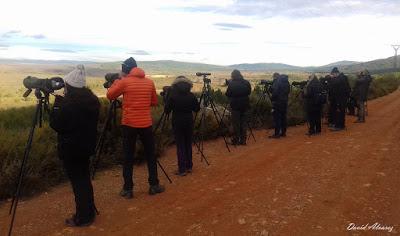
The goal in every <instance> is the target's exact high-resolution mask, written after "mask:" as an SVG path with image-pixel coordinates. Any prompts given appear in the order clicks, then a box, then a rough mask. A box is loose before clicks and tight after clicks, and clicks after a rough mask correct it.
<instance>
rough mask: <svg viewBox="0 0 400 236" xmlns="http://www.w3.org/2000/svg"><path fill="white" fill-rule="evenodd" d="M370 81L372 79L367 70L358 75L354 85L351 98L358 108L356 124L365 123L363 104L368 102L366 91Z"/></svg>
mask: <svg viewBox="0 0 400 236" xmlns="http://www.w3.org/2000/svg"><path fill="white" fill-rule="evenodd" d="M371 81H372V77H371V76H370V74H369V72H368V70H364V71H362V72H361V73H360V74H359V75H358V78H357V80H356V84H355V85H354V89H353V96H354V98H355V100H356V102H357V107H358V119H357V121H356V123H364V122H365V102H366V101H367V100H368V90H369V85H370V84H371Z"/></svg>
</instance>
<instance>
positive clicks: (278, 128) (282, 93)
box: [269, 73, 290, 138]
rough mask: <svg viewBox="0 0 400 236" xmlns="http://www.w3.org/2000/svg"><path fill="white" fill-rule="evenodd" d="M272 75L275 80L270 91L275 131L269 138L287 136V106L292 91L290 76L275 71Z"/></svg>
mask: <svg viewBox="0 0 400 236" xmlns="http://www.w3.org/2000/svg"><path fill="white" fill-rule="evenodd" d="M272 77H273V82H272V86H271V91H270V92H271V102H272V116H273V119H274V126H275V133H274V134H273V135H271V136H269V138H280V137H286V128H287V108H288V100H289V92H290V84H289V77H288V76H287V75H280V74H278V73H274V74H273V76H272Z"/></svg>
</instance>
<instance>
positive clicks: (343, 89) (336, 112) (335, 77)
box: [329, 67, 351, 131]
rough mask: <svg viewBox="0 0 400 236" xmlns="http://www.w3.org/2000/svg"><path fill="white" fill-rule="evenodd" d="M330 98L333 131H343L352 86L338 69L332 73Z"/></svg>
mask: <svg viewBox="0 0 400 236" xmlns="http://www.w3.org/2000/svg"><path fill="white" fill-rule="evenodd" d="M331 76H332V79H331V81H330V85H329V87H330V89H329V97H330V111H331V112H332V115H333V124H331V130H332V131H341V130H344V128H345V116H346V104H347V101H348V99H349V96H350V90H351V89H350V85H349V81H348V78H347V76H345V75H344V74H343V73H340V72H339V70H338V68H337V67H335V68H333V70H332V72H331Z"/></svg>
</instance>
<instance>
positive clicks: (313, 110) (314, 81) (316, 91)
mask: <svg viewBox="0 0 400 236" xmlns="http://www.w3.org/2000/svg"><path fill="white" fill-rule="evenodd" d="M322 91H323V86H322V84H321V82H320V81H319V80H318V78H317V76H315V75H311V76H310V80H309V81H308V83H307V85H306V87H305V89H304V95H303V96H304V101H305V110H306V112H307V119H308V123H309V130H308V135H316V134H320V133H321V116H322V105H323V103H322V97H321V96H323V93H322Z"/></svg>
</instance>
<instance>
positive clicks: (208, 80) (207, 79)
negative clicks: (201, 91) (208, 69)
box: [196, 72, 211, 84]
mask: <svg viewBox="0 0 400 236" xmlns="http://www.w3.org/2000/svg"><path fill="white" fill-rule="evenodd" d="M209 75H211V73H203V72H197V73H196V76H199V77H200V76H203V83H204V84H210V83H211V79H209V78H208V77H207V76H209Z"/></svg>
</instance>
